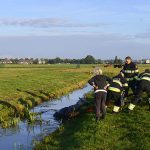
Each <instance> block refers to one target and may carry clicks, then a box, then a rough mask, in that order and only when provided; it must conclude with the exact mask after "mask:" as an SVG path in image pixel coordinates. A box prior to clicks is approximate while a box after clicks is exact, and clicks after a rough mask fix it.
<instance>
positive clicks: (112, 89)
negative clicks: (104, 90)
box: [108, 87, 121, 92]
mask: <svg viewBox="0 0 150 150" xmlns="http://www.w3.org/2000/svg"><path fill="white" fill-rule="evenodd" d="M108 90H110V91H114V92H121V90H120V89H118V88H115V87H109V88H108Z"/></svg>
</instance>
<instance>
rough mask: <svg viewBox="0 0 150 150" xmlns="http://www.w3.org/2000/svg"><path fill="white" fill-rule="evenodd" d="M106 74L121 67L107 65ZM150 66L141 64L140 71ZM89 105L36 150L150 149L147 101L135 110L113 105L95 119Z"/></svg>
mask: <svg viewBox="0 0 150 150" xmlns="http://www.w3.org/2000/svg"><path fill="white" fill-rule="evenodd" d="M101 68H102V69H103V71H104V73H105V74H108V75H109V76H113V75H115V74H117V73H119V71H120V69H113V68H112V67H110V68H103V67H102V66H101ZM146 68H149V65H140V66H139V70H140V72H142V71H144V70H145V69H146ZM87 97H88V101H89V102H90V105H92V106H93V105H94V98H93V95H92V94H88V96H87ZM88 107H89V106H85V107H84V108H82V110H81V114H80V115H79V116H78V117H76V118H74V119H72V120H69V121H66V122H65V123H63V124H62V125H61V126H60V128H59V129H58V130H57V131H56V132H54V133H52V134H51V135H49V136H47V137H45V138H44V139H43V141H42V142H40V143H37V144H36V146H35V150H149V148H150V117H149V115H150V111H148V110H147V108H148V106H147V103H146V101H144V102H143V103H142V104H141V105H140V106H137V107H136V108H135V110H134V111H133V112H132V113H128V112H127V111H126V110H127V106H124V108H123V110H122V111H121V112H120V113H119V114H117V115H114V114H112V113H111V112H112V107H111V108H108V109H107V116H106V119H105V120H101V121H100V122H98V123H96V122H95V114H94V113H89V112H87V111H86V109H87V108H88Z"/></svg>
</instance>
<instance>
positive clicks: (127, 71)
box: [124, 70, 132, 73]
mask: <svg viewBox="0 0 150 150" xmlns="http://www.w3.org/2000/svg"><path fill="white" fill-rule="evenodd" d="M124 72H125V73H132V70H124Z"/></svg>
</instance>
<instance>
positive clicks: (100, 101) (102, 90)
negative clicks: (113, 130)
mask: <svg viewBox="0 0 150 150" xmlns="http://www.w3.org/2000/svg"><path fill="white" fill-rule="evenodd" d="M94 72H95V76H94V77H92V78H91V79H90V80H89V81H88V83H89V84H90V85H91V86H93V87H94V93H95V108H96V121H99V120H100V118H101V119H104V118H105V115H106V108H105V103H106V95H107V90H106V89H107V87H108V86H109V83H110V82H111V81H112V79H111V78H109V77H107V76H105V75H102V70H101V69H99V68H96V69H95V71H94Z"/></svg>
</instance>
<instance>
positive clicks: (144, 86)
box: [128, 69, 150, 110]
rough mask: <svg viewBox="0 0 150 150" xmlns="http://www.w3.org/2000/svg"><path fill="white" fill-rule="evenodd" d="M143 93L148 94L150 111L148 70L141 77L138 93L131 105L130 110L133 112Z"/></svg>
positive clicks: (149, 75) (149, 71)
mask: <svg viewBox="0 0 150 150" xmlns="http://www.w3.org/2000/svg"><path fill="white" fill-rule="evenodd" d="M143 92H146V93H147V94H148V102H149V110H150V70H149V69H146V70H145V71H144V72H143V73H141V74H140V75H139V83H138V87H137V92H136V95H135V99H134V100H133V102H132V103H130V105H129V107H128V108H129V110H133V109H134V107H135V105H136V104H137V103H138V102H139V101H141V99H142V94H143Z"/></svg>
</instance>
